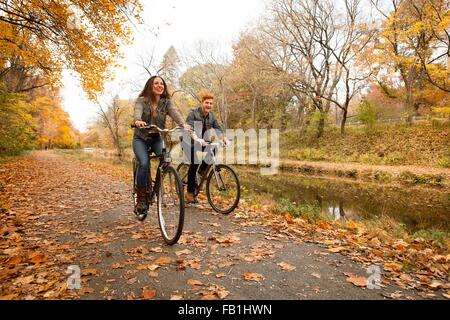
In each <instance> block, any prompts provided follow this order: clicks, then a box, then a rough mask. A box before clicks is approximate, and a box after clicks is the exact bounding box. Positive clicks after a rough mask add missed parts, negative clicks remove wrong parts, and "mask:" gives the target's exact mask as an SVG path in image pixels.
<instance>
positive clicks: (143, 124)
mask: <svg viewBox="0 0 450 320" xmlns="http://www.w3.org/2000/svg"><path fill="white" fill-rule="evenodd" d="M134 124H135V125H136V127H137V128H143V127H145V126H146V125H147V123H146V122H144V121H139V120H136V122H135V123H134Z"/></svg>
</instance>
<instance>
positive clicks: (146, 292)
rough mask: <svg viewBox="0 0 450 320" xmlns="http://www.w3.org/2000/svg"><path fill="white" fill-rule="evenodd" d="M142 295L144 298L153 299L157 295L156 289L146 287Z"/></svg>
mask: <svg viewBox="0 0 450 320" xmlns="http://www.w3.org/2000/svg"><path fill="white" fill-rule="evenodd" d="M141 295H142V298H143V299H144V300H149V299H153V298H154V297H155V296H156V291H155V290H147V289H144V291H142V294H141Z"/></svg>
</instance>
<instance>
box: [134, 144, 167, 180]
mask: <svg viewBox="0 0 450 320" xmlns="http://www.w3.org/2000/svg"><path fill="white" fill-rule="evenodd" d="M162 145H163V141H162V138H161V136H156V137H151V138H149V139H147V140H144V139H142V138H139V137H136V136H135V137H134V138H133V151H134V155H135V157H136V160H137V162H138V168H137V182H136V184H137V186H138V187H147V182H148V170H149V167H150V159H149V157H148V151H147V150H148V149H151V150H152V152H153V153H154V154H156V155H157V156H161V155H162Z"/></svg>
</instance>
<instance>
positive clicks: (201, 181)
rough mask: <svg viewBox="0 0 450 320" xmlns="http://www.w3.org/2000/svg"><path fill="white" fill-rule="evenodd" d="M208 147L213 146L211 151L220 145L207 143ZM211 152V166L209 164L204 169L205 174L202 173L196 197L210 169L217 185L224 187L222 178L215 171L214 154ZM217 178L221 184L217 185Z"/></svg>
mask: <svg viewBox="0 0 450 320" xmlns="http://www.w3.org/2000/svg"><path fill="white" fill-rule="evenodd" d="M208 145H210V146H211V145H212V146H214V148H213V149H212V150H214V149H215V148H216V147H218V146H219V145H220V144H219V143H208ZM212 150H211V156H212V160H213V161H212V164H209V165H208V166H207V167H206V170H205V172H204V173H203V175H202V177H201V180H200V183H199V184H198V190H197V192H196V195H198V194H199V193H200V190H201V189H202V188H203V185H204V183H205V181H206V179H207V178H208V175H209V172H210V171H211V168H212V169H213V172H214V178H215V179H216V182H217V185H222V186H223V185H225V184H224V182H223V180H222V177H221V176H220V175H217V171H216V155H215V154H214V152H213V151H212ZM219 178H220V182H222V184H219Z"/></svg>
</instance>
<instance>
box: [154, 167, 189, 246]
mask: <svg viewBox="0 0 450 320" xmlns="http://www.w3.org/2000/svg"><path fill="white" fill-rule="evenodd" d="M179 183H180V182H179V181H178V176H177V174H176V171H175V169H173V168H171V169H169V170H167V169H166V171H165V172H164V173H163V174H162V180H161V185H160V189H159V194H158V217H159V223H160V227H161V231H162V234H163V237H164V239H165V240H166V241H167V242H168V243H169V244H172V243H171V242H173V241H176V240H177V237H179V235H180V233H181V228H182V225H183V219H184V203H183V202H182V199H183V194H182V190H181V188H180V187H179ZM174 239H176V240H174Z"/></svg>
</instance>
